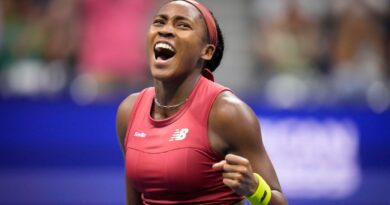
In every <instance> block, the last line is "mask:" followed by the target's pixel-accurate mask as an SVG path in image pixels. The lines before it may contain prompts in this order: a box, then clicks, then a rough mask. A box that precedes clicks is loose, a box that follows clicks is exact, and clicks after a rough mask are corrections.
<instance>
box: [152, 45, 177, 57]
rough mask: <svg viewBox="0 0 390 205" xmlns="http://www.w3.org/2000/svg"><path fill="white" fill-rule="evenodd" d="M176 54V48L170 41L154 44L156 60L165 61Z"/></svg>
mask: <svg viewBox="0 0 390 205" xmlns="http://www.w3.org/2000/svg"><path fill="white" fill-rule="evenodd" d="M175 54H176V51H175V49H174V48H173V46H172V45H170V44H168V43H165V42H159V43H156V45H155V46H154V57H155V58H156V60H159V59H161V60H164V61H165V60H168V59H170V58H172V57H173V56H175Z"/></svg>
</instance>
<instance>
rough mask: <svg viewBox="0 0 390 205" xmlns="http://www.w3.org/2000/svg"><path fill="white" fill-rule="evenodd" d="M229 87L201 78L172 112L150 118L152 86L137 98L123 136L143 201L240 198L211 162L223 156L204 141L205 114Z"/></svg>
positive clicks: (127, 162) (129, 169)
mask: <svg viewBox="0 0 390 205" xmlns="http://www.w3.org/2000/svg"><path fill="white" fill-rule="evenodd" d="M225 90H229V89H228V88H226V87H223V86H221V85H218V84H216V83H214V82H212V81H209V80H207V79H206V78H204V77H201V78H200V79H199V80H198V82H197V84H196V86H195V88H194V90H193V91H192V93H191V95H190V97H189V98H188V100H187V102H186V103H185V104H184V105H183V106H182V107H181V109H180V110H179V111H178V112H177V113H176V114H175V115H173V116H171V117H169V118H167V119H164V120H158V121H157V120H154V119H152V117H151V116H150V110H151V106H152V103H153V97H154V95H155V91H154V88H147V89H145V90H143V91H142V92H141V93H140V94H139V96H138V97H137V99H136V101H135V104H134V106H133V110H132V113H131V117H130V121H129V126H128V130H127V134H126V140H125V145H126V156H125V166H126V175H127V177H128V180H129V181H130V183H131V184H132V185H133V186H134V187H135V188H136V189H137V190H138V191H139V192H141V193H142V200H143V203H144V204H218V205H221V204H233V203H237V202H239V201H241V200H242V199H243V197H242V196H239V195H237V194H235V193H234V192H233V191H232V190H231V189H230V188H228V187H227V186H225V185H224V184H223V182H222V172H221V171H215V170H213V169H212V165H213V164H214V163H216V162H218V161H220V160H222V159H223V158H222V157H221V156H220V155H219V154H217V153H216V152H214V151H213V149H212V147H211V145H210V143H209V139H208V130H207V128H208V117H209V113H210V110H211V106H212V104H213V102H214V100H215V98H216V97H217V95H218V94H219V93H221V92H222V91H225Z"/></svg>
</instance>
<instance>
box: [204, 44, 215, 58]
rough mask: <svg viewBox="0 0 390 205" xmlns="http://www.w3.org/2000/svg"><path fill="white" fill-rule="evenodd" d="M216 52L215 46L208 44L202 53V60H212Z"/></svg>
mask: <svg viewBox="0 0 390 205" xmlns="http://www.w3.org/2000/svg"><path fill="white" fill-rule="evenodd" d="M214 52H215V46H214V45H212V44H207V45H206V46H205V48H204V49H203V51H202V56H201V58H202V59H203V60H205V61H208V60H211V58H212V57H213V55H214Z"/></svg>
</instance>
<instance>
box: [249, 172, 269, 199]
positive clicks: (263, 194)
mask: <svg viewBox="0 0 390 205" xmlns="http://www.w3.org/2000/svg"><path fill="white" fill-rule="evenodd" d="M253 174H254V175H255V176H256V178H257V180H258V181H259V184H258V185H257V189H256V191H255V193H253V194H252V195H250V196H248V197H246V198H247V199H248V200H249V201H250V202H251V204H252V205H267V204H268V203H269V201H270V200H271V188H270V187H269V185H268V184H267V182H266V181H264V179H263V178H262V177H261V176H260V175H259V174H257V173H253Z"/></svg>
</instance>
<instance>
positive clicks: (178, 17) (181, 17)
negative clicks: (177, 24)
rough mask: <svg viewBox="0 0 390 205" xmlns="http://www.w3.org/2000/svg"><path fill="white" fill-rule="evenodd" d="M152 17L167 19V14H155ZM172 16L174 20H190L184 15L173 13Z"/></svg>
mask: <svg viewBox="0 0 390 205" xmlns="http://www.w3.org/2000/svg"><path fill="white" fill-rule="evenodd" d="M154 18H162V19H164V20H168V19H169V16H168V15H167V14H158V15H156V16H155V17H154ZM172 18H174V19H175V20H187V21H191V20H190V19H189V18H187V17H185V16H180V15H175V16H173V17H172Z"/></svg>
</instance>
